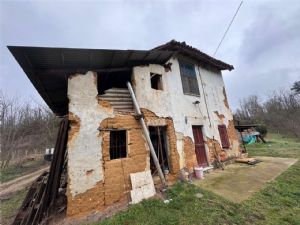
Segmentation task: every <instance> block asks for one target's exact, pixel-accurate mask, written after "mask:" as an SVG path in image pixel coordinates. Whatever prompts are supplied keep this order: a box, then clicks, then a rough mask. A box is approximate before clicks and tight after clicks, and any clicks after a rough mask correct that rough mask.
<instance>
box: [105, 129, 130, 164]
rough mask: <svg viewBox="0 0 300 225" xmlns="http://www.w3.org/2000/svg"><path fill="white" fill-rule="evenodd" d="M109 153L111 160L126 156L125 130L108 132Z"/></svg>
mask: <svg viewBox="0 0 300 225" xmlns="http://www.w3.org/2000/svg"><path fill="white" fill-rule="evenodd" d="M109 155H110V159H111V160H112V159H119V158H126V157H127V142H126V130H118V131H111V132H110V145H109Z"/></svg>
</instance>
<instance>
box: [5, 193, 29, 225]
mask: <svg viewBox="0 0 300 225" xmlns="http://www.w3.org/2000/svg"><path fill="white" fill-rule="evenodd" d="M27 191H28V190H27V189H24V190H22V191H19V192H16V193H14V194H13V195H12V196H11V198H10V199H8V200H2V201H1V204H0V212H1V214H0V215H1V216H0V224H3V225H4V224H11V223H12V221H13V219H14V217H15V215H16V213H17V211H18V209H19V207H20V206H21V204H22V202H23V199H24V198H25V195H26V193H27Z"/></svg>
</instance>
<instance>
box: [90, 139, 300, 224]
mask: <svg viewBox="0 0 300 225" xmlns="http://www.w3.org/2000/svg"><path fill="white" fill-rule="evenodd" d="M269 140H270V142H268V143H267V144H262V143H257V144H253V145H249V146H247V149H248V152H249V155H252V156H254V155H261V156H262V155H263V156H275V157H292V158H300V142H299V141H297V140H294V139H290V138H282V137H280V136H279V135H270V137H269ZM249 185H251V184H249ZM197 193H202V194H203V197H202V198H197V197H195V195H196V194H197ZM167 195H168V197H169V198H172V199H173V200H172V201H171V202H170V203H168V204H165V203H163V202H162V201H161V200H159V199H150V200H144V201H142V202H141V203H139V204H136V205H132V206H130V207H129V208H128V209H127V210H126V211H123V212H119V213H117V214H116V215H114V216H112V217H111V218H109V219H106V220H104V221H100V222H96V223H93V225H104V224H108V225H110V224H118V225H119V224H155V225H158V224H163V225H167V224H205V225H209V224H263V225H265V224H274V225H278V224H295V225H296V224H300V161H298V162H297V163H295V164H294V165H293V166H291V167H290V168H289V169H288V170H287V171H285V172H284V173H283V174H281V175H280V176H279V177H277V178H276V179H275V180H273V181H272V182H269V183H268V184H267V185H266V186H265V188H264V189H263V190H261V191H260V192H257V193H255V194H254V195H253V196H252V197H251V198H250V199H248V200H246V201H244V202H242V203H241V204H236V203H233V202H230V201H228V200H226V199H224V198H222V197H220V196H217V195H215V194H213V193H212V192H210V191H206V190H203V189H200V188H197V187H196V186H194V185H192V184H188V183H182V182H178V183H177V184H175V185H174V186H173V187H172V188H170V189H169V190H168V192H167Z"/></svg>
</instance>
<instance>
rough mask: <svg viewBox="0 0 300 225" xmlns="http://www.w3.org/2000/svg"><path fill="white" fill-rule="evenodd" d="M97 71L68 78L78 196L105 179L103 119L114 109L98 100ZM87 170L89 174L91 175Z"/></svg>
mask: <svg viewBox="0 0 300 225" xmlns="http://www.w3.org/2000/svg"><path fill="white" fill-rule="evenodd" d="M96 84H97V75H96V74H95V73H93V72H87V73H86V74H76V75H73V76H71V77H70V78H69V81H68V98H69V118H70V121H71V128H70V131H69V138H68V144H67V150H68V175H69V192H70V193H71V195H72V196H73V197H74V196H75V195H77V194H80V193H83V192H85V191H87V190H88V189H90V188H92V187H94V186H95V185H96V184H97V182H99V181H101V180H103V166H102V151H101V148H99V146H101V142H102V140H101V138H99V137H98V135H99V131H98V126H99V123H98V122H97V121H99V122H100V121H102V120H103V119H104V118H107V117H113V111H112V110H111V111H109V110H106V109H105V108H104V107H102V106H101V105H100V104H98V100H97V95H98V90H97V85H96ZM87 173H88V174H89V175H88V176H87Z"/></svg>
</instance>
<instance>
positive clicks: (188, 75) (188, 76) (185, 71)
mask: <svg viewBox="0 0 300 225" xmlns="http://www.w3.org/2000/svg"><path fill="white" fill-rule="evenodd" d="M179 67H180V76H181V82H182V88H183V93H184V94H191V95H200V92H199V87H198V81H197V77H196V71H195V66H194V64H191V63H186V62H182V61H180V62H179Z"/></svg>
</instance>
